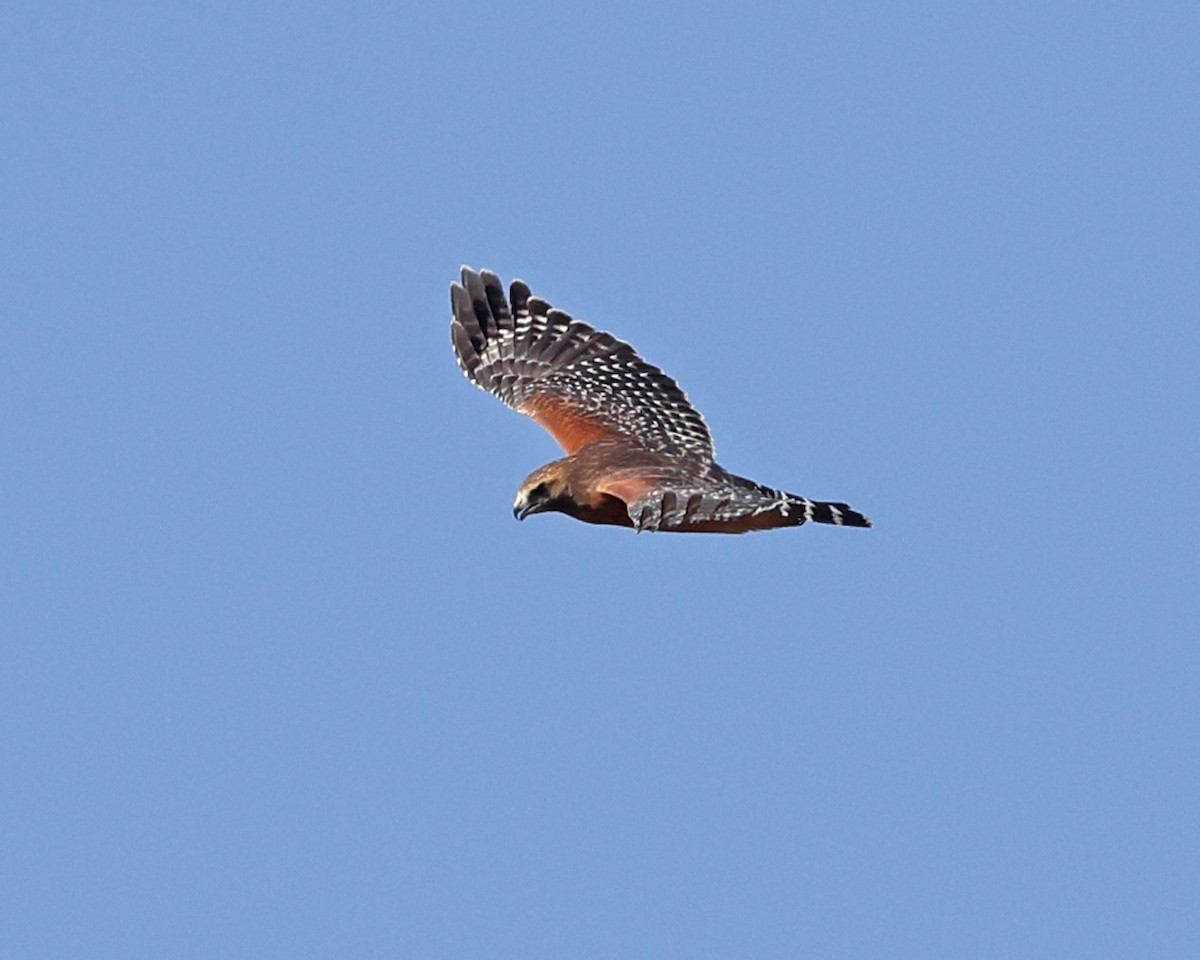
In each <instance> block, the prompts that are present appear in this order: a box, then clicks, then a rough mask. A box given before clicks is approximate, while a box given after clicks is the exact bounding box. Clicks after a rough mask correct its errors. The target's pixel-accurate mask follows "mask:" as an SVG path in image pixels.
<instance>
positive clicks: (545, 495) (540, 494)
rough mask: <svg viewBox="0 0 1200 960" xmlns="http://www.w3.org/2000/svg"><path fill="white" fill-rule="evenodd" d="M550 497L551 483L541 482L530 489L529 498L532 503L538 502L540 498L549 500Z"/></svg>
mask: <svg viewBox="0 0 1200 960" xmlns="http://www.w3.org/2000/svg"><path fill="white" fill-rule="evenodd" d="M549 498H550V486H549V484H545V483H539V484H538V485H537V486H536V487H534V488H533V489H532V490H530V491H529V500H530V502H531V503H536V502H537V501H540V500H548V499H549Z"/></svg>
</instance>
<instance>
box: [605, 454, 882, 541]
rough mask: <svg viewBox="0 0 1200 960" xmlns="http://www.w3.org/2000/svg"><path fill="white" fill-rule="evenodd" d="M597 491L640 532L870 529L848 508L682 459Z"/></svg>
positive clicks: (630, 473) (613, 479) (621, 476)
mask: <svg viewBox="0 0 1200 960" xmlns="http://www.w3.org/2000/svg"><path fill="white" fill-rule="evenodd" d="M596 489H597V490H598V491H599V492H601V493H605V494H607V495H609V496H612V497H616V498H617V499H619V500H622V501H624V503H625V506H626V509H627V511H628V513H629V520H630V523H631V525H632V526H633V527H634V528H635V529H637V530H639V531H640V530H672V531H676V532H679V533H747V532H749V531H751V530H769V529H771V528H773V527H798V526H800V525H801V524H803V523H809V522H813V523H831V524H836V525H837V526H846V527H869V526H870V525H871V521H870V520H868V519H867V518H866V517H864V516H863V515H862V514H861V513H859V512H858V511H857V510H854V509H852V508H851V507H850V505H849V504H846V503H830V502H825V501H820V500H809V499H808V498H807V497H801V496H798V495H797V494H794V493H786V492H785V491H783V490H775V489H772V488H771V487H764V486H763V485H762V484H759V483H755V482H754V481H753V480H747V479H746V478H745V477H739V476H737V475H736V474H732V473H729V472H728V471H727V470H724V469H722V468H721V467H719V466H716V465H715V464H712V465H704V464H698V463H688V462H687V461H686V460H680V461H678V462H676V463H668V462H665V461H664V462H663V463H661V464H657V465H646V466H642V467H639V468H637V469H634V470H627V471H622V470H619V469H618V470H615V471H613V472H612V473H611V474H610V475H609V476H608V477H605V478H603V479H600V480H599V481H598V482H597V483H596Z"/></svg>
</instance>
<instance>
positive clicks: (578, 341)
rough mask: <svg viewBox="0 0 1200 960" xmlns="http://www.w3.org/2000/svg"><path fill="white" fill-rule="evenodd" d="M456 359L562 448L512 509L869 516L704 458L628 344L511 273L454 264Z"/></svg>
mask: <svg viewBox="0 0 1200 960" xmlns="http://www.w3.org/2000/svg"><path fill="white" fill-rule="evenodd" d="M450 302H451V307H452V309H453V312H454V319H453V320H452V321H451V323H450V332H451V337H452V339H453V342H454V351H455V353H456V354H457V355H458V362H459V365H460V366H461V367H462V369H463V372H464V373H465V374H466V375H467V377H468V378H469V379H470V380H471V381H472V382H473V383H475V384H476V385H477V386H479V387H481V388H482V389H484V390H487V391H488V392H490V393H494V394H495V395H496V396H497V397H499V398H500V399H501V400H503V401H504V402H505V403H506V404H508V405H509V406H510V407H512V408H513V409H515V410H518V411H520V412H521V413H524V414H527V415H529V416H531V417H533V419H534V420H536V421H537V422H538V423H540V424H541V425H542V426H543V427H545V428H546V429H547V430H548V431H549V432H550V434H551V435H552V436H553V437H554V438H555V439H556V440H557V441H558V442H559V443H560V444H561V445H562V447H563V449H564V450H566V452H567V454H568V456H566V457H564V458H563V459H561V460H556V461H554V462H553V463H549V464H547V465H546V466H544V467H542V468H540V469H539V470H536V471H534V473H532V474H531V475H530V476H529V478H528V479H527V480H526V481H525V483H524V484H522V487H521V489H520V490H519V491H518V495H517V503H516V505H515V506H514V508H513V510H514V513H516V514H517V515H518V516H519V517H524V516H525V515H526V514H529V513H538V512H544V511H547V510H554V511H558V512H561V513H566V514H568V515H570V516H572V517H575V518H577V519H579V520H584V521H587V522H588V523H604V524H617V525H620V526H625V527H633V528H635V529H637V530H670V531H677V532H694V533H745V532H747V531H749V530H766V529H769V528H771V527H794V526H799V525H800V524H802V523H804V522H806V521H808V520H814V521H816V522H818V523H833V524H838V525H843V526H849V527H868V526H870V525H871V522H870V521H869V520H868V519H867V518H866V517H864V516H863V515H862V514H860V513H856V512H855V511H854V510H851V509H850V507H849V506H848V505H846V504H844V503H822V502H818V501H813V500H809V499H807V498H805V497H799V496H796V495H795V494H790V493H784V492H783V491H782V490H773V489H771V488H769V487H764V486H761V485H760V484H757V483H754V482H753V481H752V480H747V479H745V478H744V477H739V476H736V475H735V474H732V473H730V472H729V471H727V470H725V469H724V468H723V467H721V466H720V465H719V464H718V463H717V462H716V460H715V459H714V450H713V443H712V437H711V436H710V435H709V432H708V426H707V425H706V424H705V422H704V418H703V417H701V416H700V414H699V412H698V411H697V410H696V409H695V408H694V407H693V406H692V405H691V404H690V403H689V402H688V399H687V397H686V396H685V395H684V393H683V391H682V390H680V389H679V385H678V384H677V383H676V382H675V381H674V380H672V379H671V378H670V377H668V376H667V375H666V374H665V373H663V372H662V371H661V370H659V369H658V368H657V367H653V366H651V365H650V364H648V363H646V362H645V361H644V360H643V359H642V358H641V357H639V356H638V355H637V353H636V352H635V351H634V349H633V347H631V346H629V344H627V343H624V342H623V341H621V340H618V339H617V338H616V337H614V336H612V335H611V334H608V333H600V332H598V331H596V330H595V329H593V328H592V327H590V326H588V325H587V324H585V323H580V322H579V321H578V320H573V319H572V318H571V317H570V316H568V315H567V314H565V313H563V312H562V311H561V310H555V309H553V308H552V307H551V306H550V304H548V303H547V302H546V301H545V300H540V299H538V298H536V297H531V296H530V293H529V288H528V287H527V286H526V285H525V284H524V283H522V282H521V281H520V280H514V281H513V283H512V285H511V286H510V288H509V298H508V299H506V298H505V296H504V289H503V287H502V286H501V284H500V279H499V278H498V277H497V276H496V275H495V274H494V273H490V272H488V271H486V270H485V271H483V272H482V273H475V272H474V271H473V270H470V269H468V268H467V267H463V270H462V283H455V284H453V285H452V286H451V288H450Z"/></svg>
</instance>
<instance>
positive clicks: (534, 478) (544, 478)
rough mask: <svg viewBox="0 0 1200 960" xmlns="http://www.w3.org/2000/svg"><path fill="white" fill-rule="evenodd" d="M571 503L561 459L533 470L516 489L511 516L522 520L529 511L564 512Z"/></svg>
mask: <svg viewBox="0 0 1200 960" xmlns="http://www.w3.org/2000/svg"><path fill="white" fill-rule="evenodd" d="M570 503H571V492H570V490H569V489H568V488H567V476H566V471H565V470H564V469H563V466H562V462H561V461H557V460H556V461H555V462H554V463H548V464H546V465H545V466H544V467H539V468H538V469H537V470H534V471H533V473H531V474H530V475H529V476H528V477H526V478H525V482H524V483H522V484H521V486H520V489H518V490H517V498H516V500H514V501H513V516H514V517H516V518H517V519H518V520H524V519H525V518H526V517H527V516H529V515H530V514H531V513H546V512H547V511H550V510H557V511H558V512H560V513H566V512H567V510H566V507H567V506H568V505H569V504H570Z"/></svg>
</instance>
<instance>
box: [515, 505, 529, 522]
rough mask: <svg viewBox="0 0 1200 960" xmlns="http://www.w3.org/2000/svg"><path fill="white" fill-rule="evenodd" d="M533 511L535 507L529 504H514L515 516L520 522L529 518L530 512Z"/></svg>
mask: <svg viewBox="0 0 1200 960" xmlns="http://www.w3.org/2000/svg"><path fill="white" fill-rule="evenodd" d="M532 510H533V507H532V506H531V505H530V504H528V503H514V504H513V516H514V517H516V518H517V519H518V520H524V519H525V518H526V517H527V516H529V514H530V511H532Z"/></svg>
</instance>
